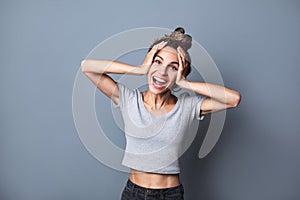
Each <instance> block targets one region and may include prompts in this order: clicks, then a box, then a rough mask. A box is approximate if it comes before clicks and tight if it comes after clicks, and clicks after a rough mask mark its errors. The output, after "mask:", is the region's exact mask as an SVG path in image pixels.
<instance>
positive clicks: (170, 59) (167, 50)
mask: <svg viewBox="0 0 300 200" xmlns="http://www.w3.org/2000/svg"><path fill="white" fill-rule="evenodd" d="M178 68H179V63H178V55H177V50H175V49H174V48H172V47H169V46H166V47H164V48H163V49H161V50H160V51H159V52H158V53H157V54H156V56H155V57H154V60H153V64H152V66H151V68H150V70H149V73H148V84H149V90H150V91H151V92H152V93H154V94H161V93H163V92H165V91H166V90H167V89H171V87H172V86H173V85H174V83H175V81H176V77H177V72H178Z"/></svg>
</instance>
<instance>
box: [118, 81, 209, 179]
mask: <svg viewBox="0 0 300 200" xmlns="http://www.w3.org/2000/svg"><path fill="white" fill-rule="evenodd" d="M118 87H119V91H120V94H119V95H120V96H119V104H118V105H116V107H117V108H119V109H120V111H121V113H122V117H123V120H124V130H125V138H126V148H125V153H124V157H123V161H122V164H123V165H125V166H127V167H129V168H132V169H135V170H139V171H143V172H152V173H158V174H178V173H180V167H179V160H178V159H179V157H180V156H181V155H182V154H183V153H184V151H185V150H186V149H187V148H188V147H189V146H190V144H191V143H192V141H193V139H194V137H195V135H196V133H197V129H198V124H199V120H202V119H203V117H204V116H200V106H201V103H202V101H203V99H204V97H203V96H201V95H194V96H192V95H189V94H187V93H183V94H181V95H179V96H178V100H177V102H176V104H175V106H174V107H173V108H172V110H171V111H169V112H167V113H164V114H159V115H153V114H151V113H150V112H149V111H148V110H147V109H146V107H145V105H144V102H143V97H142V94H141V92H140V91H139V90H138V89H134V90H133V89H129V88H127V87H126V86H124V85H123V84H121V83H119V84H118Z"/></svg>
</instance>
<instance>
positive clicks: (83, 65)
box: [80, 59, 86, 73]
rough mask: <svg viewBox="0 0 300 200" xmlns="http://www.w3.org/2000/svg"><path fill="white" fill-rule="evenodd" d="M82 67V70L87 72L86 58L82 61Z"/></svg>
mask: <svg viewBox="0 0 300 200" xmlns="http://www.w3.org/2000/svg"><path fill="white" fill-rule="evenodd" d="M80 67H81V72H83V73H85V72H86V60H85V59H84V60H82V61H81V64H80Z"/></svg>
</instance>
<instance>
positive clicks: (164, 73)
mask: <svg viewBox="0 0 300 200" xmlns="http://www.w3.org/2000/svg"><path fill="white" fill-rule="evenodd" d="M167 70H168V66H161V67H160V68H159V73H160V75H162V76H167V75H168V73H167Z"/></svg>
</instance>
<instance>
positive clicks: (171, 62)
mask: <svg viewBox="0 0 300 200" xmlns="http://www.w3.org/2000/svg"><path fill="white" fill-rule="evenodd" d="M156 57H159V58H160V59H162V60H164V59H163V57H161V56H159V55H156ZM170 64H177V65H178V66H179V63H178V62H176V61H174V62H171V63H170Z"/></svg>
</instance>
